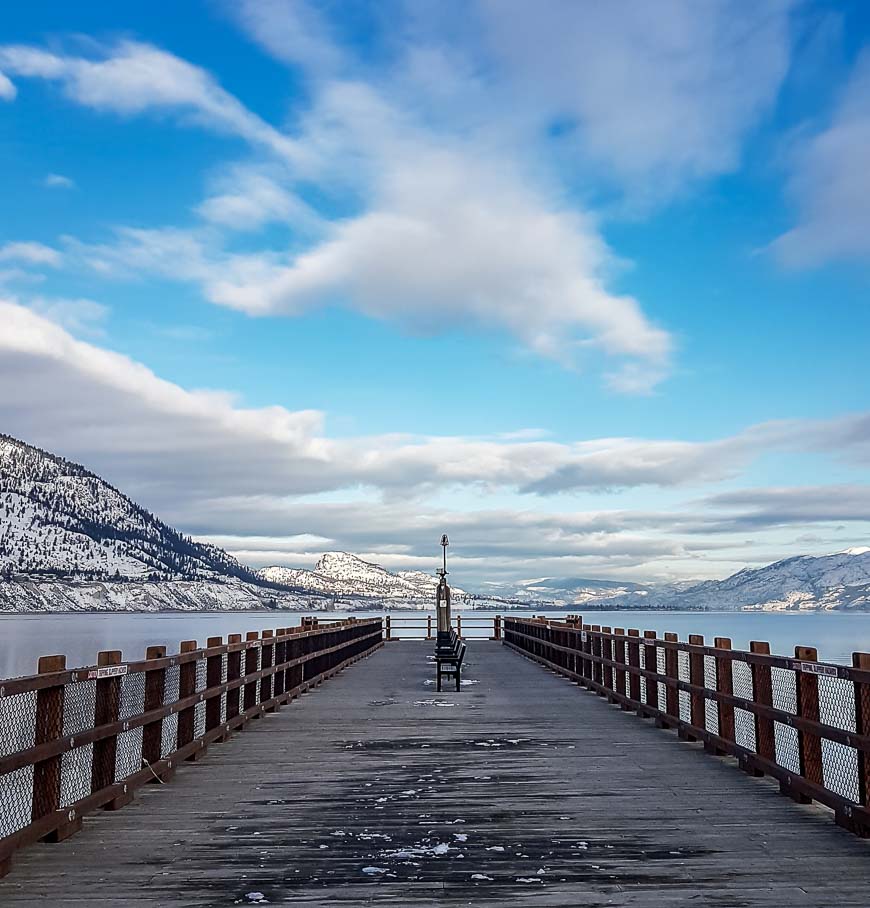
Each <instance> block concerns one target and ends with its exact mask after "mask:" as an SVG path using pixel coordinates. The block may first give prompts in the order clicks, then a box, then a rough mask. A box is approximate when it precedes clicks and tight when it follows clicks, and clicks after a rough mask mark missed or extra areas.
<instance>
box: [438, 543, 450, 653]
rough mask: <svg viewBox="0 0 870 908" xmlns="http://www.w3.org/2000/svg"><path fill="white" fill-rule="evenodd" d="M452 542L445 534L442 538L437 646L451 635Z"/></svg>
mask: <svg viewBox="0 0 870 908" xmlns="http://www.w3.org/2000/svg"><path fill="white" fill-rule="evenodd" d="M448 545H450V541H449V540H448V539H447V534H446V533H445V534H444V535H443V536H442V537H441V547H442V550H443V556H442V557H443V560H442V562H441V563H442V567H441V570H439V571H438V575H439V576H440V577H441V579H440V580H439V581H438V589H437V591H436V594H435V613H436V615H437V617H438V637H437V639H436V646H437V645H438V644H439V643H441V642H442V641H446V640H447V639H448V637H449V634H450V587H449V586H448V585H447V546H448Z"/></svg>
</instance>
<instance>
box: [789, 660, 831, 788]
mask: <svg viewBox="0 0 870 908" xmlns="http://www.w3.org/2000/svg"><path fill="white" fill-rule="evenodd" d="M794 657H795V659H796V660H798V661H800V662H818V661H819V651H818V650H817V649H816V648H815V647H814V646H796V647H795V648H794ZM795 693H796V695H797V704H796V705H797V714H798V715H799V716H802V717H803V718H804V719H809V720H810V721H812V722H818V721H819V676H818V675H815V674H813V673H812V672H803V671H797V672H795ZM797 736H798V750H799V752H800V772H801V775H802V776H803V777H804V778H805V779H806V780H807V781H808V782H813V783H814V784H815V785H824V776H823V775H822V739H821V738H820V737H819V736H818V735H814V734H812V733H811V732H808V731H803V730H802V729H798V730H797ZM788 794H789V795H791V797H792V798H794V799H795V800H796V801H797V802H798V803H801V804H808V803H809V802H810V801H812V798H809V797H807V796H806V795H802V794H799V793H797V792H793V791H789V792H788Z"/></svg>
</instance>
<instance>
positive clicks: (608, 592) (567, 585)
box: [482, 577, 650, 606]
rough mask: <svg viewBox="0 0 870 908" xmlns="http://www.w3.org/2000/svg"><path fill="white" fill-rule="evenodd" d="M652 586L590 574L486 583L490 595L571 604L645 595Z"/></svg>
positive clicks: (516, 599)
mask: <svg viewBox="0 0 870 908" xmlns="http://www.w3.org/2000/svg"><path fill="white" fill-rule="evenodd" d="M649 589H650V587H648V586H646V585H645V584H642V583H631V582H630V581H627V580H593V579H591V578H588V577H537V578H534V579H532V580H521V581H519V582H517V583H497V582H489V583H484V584H483V585H482V592H484V593H485V595H486V596H492V597H496V598H500V599H504V600H506V601H508V602H513V601H519V602H527V603H530V604H536V605H538V604H540V605H553V606H570V605H584V604H586V603H595V604H596V605H597V604H599V603H600V604H606V603H607V602H608V600H615V599H618V598H619V597H621V596H626V595H628V594H635V595H637V596H644V595H646V594H647V592H648V591H649Z"/></svg>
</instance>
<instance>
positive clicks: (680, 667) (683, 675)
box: [677, 650, 692, 722]
mask: <svg viewBox="0 0 870 908" xmlns="http://www.w3.org/2000/svg"><path fill="white" fill-rule="evenodd" d="M677 675H678V677H679V679H680V681H688V680H689V654H688V653H686V652H684V651H683V650H679V651H678V652H677ZM679 693H680V718H681V719H682V720H683V721H684V722H691V721H692V703H691V699H690V697H689V693H688V691H684V690H681V691H680V692H679Z"/></svg>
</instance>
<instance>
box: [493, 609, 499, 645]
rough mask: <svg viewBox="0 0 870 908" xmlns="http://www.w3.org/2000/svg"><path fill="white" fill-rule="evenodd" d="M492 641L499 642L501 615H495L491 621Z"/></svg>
mask: <svg viewBox="0 0 870 908" xmlns="http://www.w3.org/2000/svg"><path fill="white" fill-rule="evenodd" d="M492 630H493V639H495V640H501V615H496V616H495V618H494V620H493V627H492Z"/></svg>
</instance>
